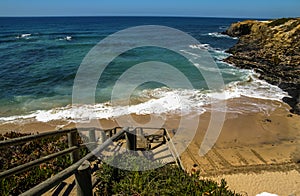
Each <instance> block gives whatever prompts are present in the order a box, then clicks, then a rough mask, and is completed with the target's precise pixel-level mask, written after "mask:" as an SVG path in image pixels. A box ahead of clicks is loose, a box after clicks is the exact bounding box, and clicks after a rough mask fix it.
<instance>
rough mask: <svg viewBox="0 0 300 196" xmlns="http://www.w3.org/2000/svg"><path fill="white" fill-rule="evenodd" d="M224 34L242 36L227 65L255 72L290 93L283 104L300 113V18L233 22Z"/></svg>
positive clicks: (230, 50)
mask: <svg viewBox="0 0 300 196" xmlns="http://www.w3.org/2000/svg"><path fill="white" fill-rule="evenodd" d="M224 34H226V35H229V36H233V37H239V41H238V43H237V44H236V45H235V46H233V47H232V48H230V49H229V50H228V51H227V52H229V53H230V54H232V55H231V56H230V57H228V58H227V59H225V61H226V62H228V63H231V64H234V65H235V66H237V67H240V68H244V69H253V70H254V71H256V72H257V73H259V74H260V78H261V79H264V80H266V81H267V82H269V83H271V84H274V85H277V86H279V87H280V88H281V89H282V90H284V91H286V92H288V93H289V95H290V96H291V97H285V98H284V99H283V101H285V102H286V103H288V104H289V105H290V106H291V107H292V110H291V112H293V113H297V114H300V100H299V97H300V18H282V19H276V20H271V21H256V20H246V21H243V22H237V23H233V24H232V25H231V26H230V27H229V28H228V29H227V30H226V31H225V32H224Z"/></svg>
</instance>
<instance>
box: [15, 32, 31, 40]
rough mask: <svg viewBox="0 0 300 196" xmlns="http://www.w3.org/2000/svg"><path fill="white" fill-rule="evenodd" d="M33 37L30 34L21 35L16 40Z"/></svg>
mask: <svg viewBox="0 0 300 196" xmlns="http://www.w3.org/2000/svg"><path fill="white" fill-rule="evenodd" d="M30 36H31V34H30V33H26V34H21V35H18V36H17V37H16V38H17V39H20V38H26V39H27V38H29V37H30Z"/></svg>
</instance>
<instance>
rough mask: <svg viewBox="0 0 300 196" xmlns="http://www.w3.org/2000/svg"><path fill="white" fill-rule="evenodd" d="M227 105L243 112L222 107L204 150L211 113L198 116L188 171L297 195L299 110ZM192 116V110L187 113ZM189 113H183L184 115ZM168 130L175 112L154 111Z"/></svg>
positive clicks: (142, 119)
mask: <svg viewBox="0 0 300 196" xmlns="http://www.w3.org/2000/svg"><path fill="white" fill-rule="evenodd" d="M255 104H264V105H269V106H270V108H273V110H272V109H270V110H265V109H262V110H261V111H259V110H258V111H251V108H253V105H255ZM227 105H228V108H243V112H238V110H237V111H231V112H229V113H226V120H225V122H224V126H223V128H222V132H221V134H220V136H219V138H218V140H217V142H216V143H215V145H214V147H213V148H212V149H211V150H210V151H209V152H208V153H207V154H206V155H205V156H200V155H199V148H200V145H201V143H202V140H203V137H204V134H205V132H206V130H207V127H208V123H209V120H210V118H211V113H210V112H206V113H204V114H202V115H200V116H199V123H198V125H197V124H196V127H197V132H196V135H195V136H194V139H193V140H192V141H191V143H190V144H189V146H188V148H187V149H186V150H185V151H184V152H183V153H182V154H181V158H182V162H183V164H184V167H185V168H186V169H187V170H188V171H192V170H200V172H201V174H202V176H203V178H208V179H213V180H217V181H220V179H222V178H225V179H226V180H227V182H228V186H229V188H230V189H232V190H235V191H236V192H239V193H242V194H245V195H256V194H258V193H261V192H270V193H276V194H278V195H300V173H299V171H300V170H299V168H300V167H299V164H296V163H295V162H297V161H299V160H300V146H299V143H300V116H298V115H293V114H290V113H289V112H288V110H289V107H288V106H287V105H286V104H284V103H281V102H277V101H267V100H260V99H252V98H245V97H242V98H235V99H232V100H229V101H227ZM189 115H190V116H194V114H189ZM189 115H187V116H185V119H189ZM131 117H132V118H133V119H134V120H136V121H138V122H139V123H140V124H147V123H148V122H149V121H150V116H149V115H140V116H138V115H131ZM157 118H161V120H164V121H165V123H164V124H163V126H164V127H166V128H167V129H169V130H171V129H173V128H177V127H178V124H179V121H180V120H181V117H180V116H178V115H170V114H169V115H166V116H164V117H161V116H158V117H157ZM190 119H191V120H188V121H187V122H185V123H184V124H183V125H182V129H184V130H185V131H189V129H191V127H193V126H192V125H195V121H194V120H192V119H193V118H190ZM100 122H101V125H102V126H103V127H104V128H110V127H114V126H118V123H117V122H116V121H115V120H114V119H109V120H105V119H103V120H100ZM74 126H75V125H74V123H67V122H64V121H53V122H47V123H42V122H29V123H28V122H23V123H20V122H18V123H5V124H2V125H0V131H1V132H0V133H4V132H7V131H12V130H14V131H20V132H42V131H50V130H57V129H58V128H71V127H74Z"/></svg>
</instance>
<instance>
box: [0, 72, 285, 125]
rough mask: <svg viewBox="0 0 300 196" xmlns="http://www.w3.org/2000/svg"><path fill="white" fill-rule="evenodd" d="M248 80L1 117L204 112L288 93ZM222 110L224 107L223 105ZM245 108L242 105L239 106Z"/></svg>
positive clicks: (78, 117) (87, 117)
mask: <svg viewBox="0 0 300 196" xmlns="http://www.w3.org/2000/svg"><path fill="white" fill-rule="evenodd" d="M249 77H250V78H249V80H248V81H244V82H232V83H230V84H228V85H227V86H226V88H225V89H224V91H223V92H211V91H208V90H197V89H169V88H166V87H163V88H157V89H154V90H144V91H142V92H140V96H141V97H142V98H143V100H145V99H146V100H147V101H145V102H143V103H139V104H136V105H130V106H121V105H117V106H113V105H112V104H111V103H110V102H107V103H99V104H95V105H73V106H71V105H69V106H66V107H61V108H55V109H51V110H39V111H36V112H34V113H32V114H30V115H25V116H12V117H3V118H0V121H2V122H3V121H4V122H9V121H10V122H11V121H15V120H18V121H20V120H24V119H35V120H37V121H41V122H48V121H51V120H67V121H71V122H78V121H89V120H91V119H98V118H106V119H107V118H113V117H118V116H122V115H128V114H132V113H135V114H158V115H159V114H166V113H171V114H172V113H173V114H178V115H185V114H189V113H191V112H196V113H198V114H199V115H201V114H202V113H203V112H205V111H206V110H207V109H210V107H209V105H210V104H212V103H216V102H218V101H223V100H228V99H233V98H238V97H241V96H244V97H251V98H259V99H266V100H278V101H281V99H282V98H283V97H284V96H288V95H287V93H285V92H283V91H282V90H281V89H279V88H278V87H276V86H273V85H270V84H268V83H267V82H265V81H262V80H258V79H255V78H254V77H255V76H254V75H250V76H249ZM264 107H265V106H262V105H255V104H252V105H251V107H248V108H244V110H245V111H247V110H252V111H259V110H269V108H264ZM220 109H221V110H223V109H222V108H220ZM240 109H242V108H240ZM240 109H238V108H227V111H229V112H237V113H239V112H244V111H239V110H240Z"/></svg>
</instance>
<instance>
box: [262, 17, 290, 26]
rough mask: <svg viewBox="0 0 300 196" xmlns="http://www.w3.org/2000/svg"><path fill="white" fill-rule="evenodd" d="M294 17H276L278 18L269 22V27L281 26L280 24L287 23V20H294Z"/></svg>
mask: <svg viewBox="0 0 300 196" xmlns="http://www.w3.org/2000/svg"><path fill="white" fill-rule="evenodd" d="M292 19H293V18H280V19H276V20H273V21H272V22H270V23H269V24H268V26H269V27H275V26H279V25H282V24H284V23H286V22H287V21H289V20H292Z"/></svg>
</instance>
